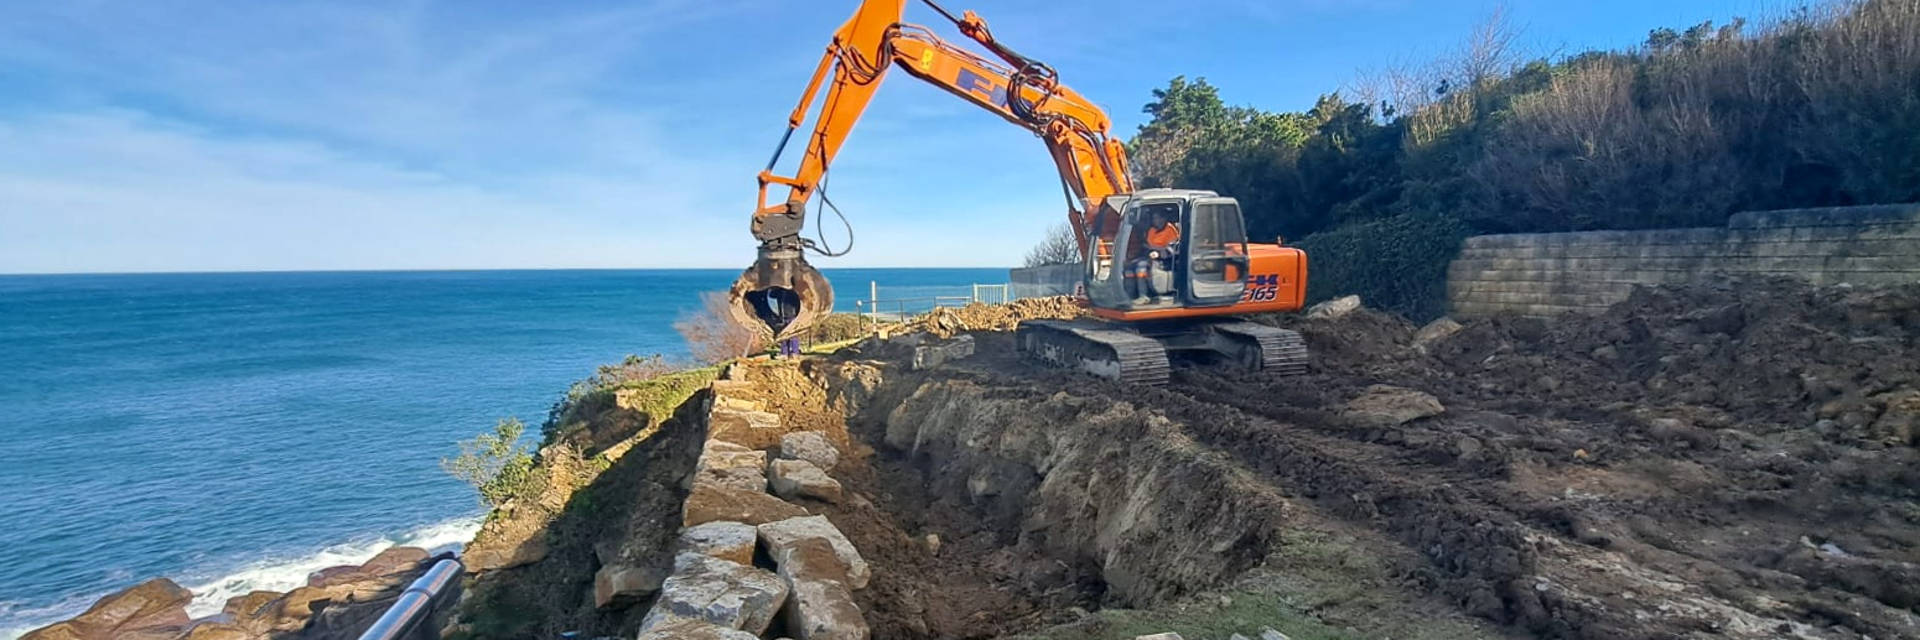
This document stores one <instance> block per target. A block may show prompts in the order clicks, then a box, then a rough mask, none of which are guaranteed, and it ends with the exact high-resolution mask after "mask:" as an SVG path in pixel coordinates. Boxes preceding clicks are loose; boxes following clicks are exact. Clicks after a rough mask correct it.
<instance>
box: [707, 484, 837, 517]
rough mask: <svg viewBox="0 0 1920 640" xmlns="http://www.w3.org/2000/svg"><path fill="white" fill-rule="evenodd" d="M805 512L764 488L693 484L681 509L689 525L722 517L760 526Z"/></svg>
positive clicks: (805, 512)
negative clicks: (770, 493) (754, 489)
mask: <svg viewBox="0 0 1920 640" xmlns="http://www.w3.org/2000/svg"><path fill="white" fill-rule="evenodd" d="M805 515H807V510H806V509H802V508H800V507H797V506H794V505H793V503H790V502H787V501H785V500H781V499H779V498H775V497H773V496H770V495H767V493H766V492H765V491H742V490H739V489H728V488H725V487H716V486H712V485H704V484H700V485H694V487H693V491H692V492H691V493H688V494H687V502H686V504H685V505H683V506H682V507H681V511H680V517H681V518H682V521H681V525H682V526H687V527H693V526H698V525H703V524H706V523H709V522H714V521H719V520H731V521H734V522H744V523H747V524H751V525H759V524H764V523H768V522H774V521H776V520H785V519H788V518H798V517H802V516H805Z"/></svg>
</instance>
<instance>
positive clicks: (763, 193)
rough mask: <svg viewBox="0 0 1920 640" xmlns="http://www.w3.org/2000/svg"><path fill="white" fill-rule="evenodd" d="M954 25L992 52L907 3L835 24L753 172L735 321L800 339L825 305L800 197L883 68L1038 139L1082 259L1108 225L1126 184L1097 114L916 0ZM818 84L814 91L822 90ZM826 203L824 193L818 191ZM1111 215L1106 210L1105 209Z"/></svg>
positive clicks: (975, 20)
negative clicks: (910, 16)
mask: <svg viewBox="0 0 1920 640" xmlns="http://www.w3.org/2000/svg"><path fill="white" fill-rule="evenodd" d="M923 1H924V2H926V4H927V5H928V6H930V7H933V9H934V10H935V11H938V12H939V13H940V14H941V15H942V16H943V17H945V18H946V19H948V20H949V21H951V22H953V23H954V24H955V25H956V26H957V27H958V28H959V30H960V32H961V33H962V34H965V35H966V36H967V37H968V38H971V39H972V40H974V41H975V42H977V43H979V44H980V45H981V46H983V47H985V48H986V49H987V50H988V51H990V52H992V53H993V55H994V56H995V58H998V59H997V60H995V59H989V58H987V57H984V56H980V55H976V54H974V53H972V52H969V51H967V50H965V49H962V48H960V47H958V46H955V45H953V44H951V43H949V42H946V41H944V40H942V39H940V38H939V37H938V36H936V35H934V34H933V32H932V31H931V30H929V29H927V28H925V27H921V26H918V25H912V24H907V23H905V22H902V17H903V15H904V12H905V9H906V3H907V0H865V2H863V3H862V4H861V6H860V8H859V10H857V11H855V12H854V14H853V17H852V18H850V19H848V20H847V22H846V24H844V25H842V26H841V27H840V29H839V30H838V31H836V32H834V36H833V40H832V41H831V42H830V43H829V44H828V45H827V50H826V53H825V54H824V55H823V56H821V59H820V64H819V66H818V67H817V68H816V69H815V70H814V73H813V77H812V79H811V80H809V81H808V82H807V88H806V90H805V91H804V92H803V93H802V94H801V96H800V103H799V104H798V105H797V106H795V107H794V109H793V113H792V115H791V116H789V117H788V119H787V130H786V133H785V134H784V135H782V136H781V139H780V144H779V146H778V147H776V148H775V149H774V153H773V158H772V159H770V160H768V161H767V167H766V169H764V170H762V171H761V172H760V174H759V176H758V178H759V184H760V195H759V202H758V206H757V207H756V208H755V209H754V212H753V221H752V225H751V229H752V232H753V237H754V239H755V240H758V241H759V242H760V248H759V256H758V258H757V259H756V260H755V261H754V264H753V266H751V267H748V268H747V270H746V272H745V273H743V274H741V276H740V279H739V280H738V281H736V282H735V283H734V286H733V289H732V291H730V298H731V301H732V303H733V305H732V308H733V313H734V316H735V319H736V321H738V322H740V323H741V324H742V325H744V326H748V327H755V328H760V327H765V328H766V329H767V332H768V333H769V334H771V335H772V336H773V337H774V338H776V339H784V338H787V337H790V336H796V335H799V334H800V333H801V332H803V331H805V330H806V329H807V328H808V327H810V326H811V325H812V324H813V323H814V322H815V321H816V320H818V319H819V318H820V317H823V316H824V315H826V314H828V313H831V312H832V310H833V288H832V286H831V284H829V283H828V282H827V280H826V278H825V277H824V276H822V275H820V273H819V271H818V270H816V269H814V268H813V267H812V266H811V265H809V264H807V261H806V251H808V250H810V249H814V248H815V247H813V244H812V243H811V242H809V241H807V240H806V239H804V238H802V237H801V235H800V233H801V230H802V229H803V228H804V227H805V222H806V212H807V206H808V203H809V202H811V201H812V200H813V198H814V196H815V192H816V191H819V190H820V185H821V181H822V180H823V179H825V177H826V175H827V171H828V169H829V168H830V167H831V165H832V163H833V159H834V157H835V155H836V154H838V153H839V151H840V147H841V145H843V144H844V143H845V142H846V139H847V135H848V134H849V133H851V132H852V130H853V126H854V124H855V123H856V122H857V121H858V120H859V118H860V115H861V114H862V113H864V112H865V111H866V108H867V105H868V104H869V103H871V102H872V100H873V94H874V92H875V91H877V90H878V89H879V88H880V83H881V82H882V81H883V80H884V79H885V78H886V75H887V71H888V70H889V68H891V67H895V66H898V67H900V69H901V70H902V71H905V72H906V73H907V74H908V75H911V76H913V77H915V78H919V79H921V80H925V81H927V82H928V83H931V84H933V85H934V86H937V87H940V88H941V89H943V90H945V91H947V92H948V93H951V94H953V95H955V96H959V97H960V98H963V99H965V100H967V101H968V102H971V103H973V104H974V105H977V106H979V107H981V108H983V109H986V110H987V111H989V112H992V113H993V114H995V115H998V116H1000V117H1001V118H1003V119H1005V120H1007V121H1008V122H1011V123H1013V124H1015V125H1018V126H1021V127H1024V128H1026V129H1028V130H1030V131H1032V132H1033V133H1034V134H1035V135H1036V136H1038V137H1039V138H1040V139H1041V140H1042V141H1043V142H1045V143H1046V146H1047V150H1048V152H1049V153H1050V154H1051V155H1052V157H1053V160H1054V165H1055V166H1056V167H1057V168H1058V169H1059V172H1060V180H1061V184H1062V187H1063V190H1064V191H1065V192H1066V194H1067V201H1068V209H1067V219H1068V221H1069V223H1070V224H1071V225H1072V227H1073V231H1074V237H1075V238H1076V239H1077V240H1078V241H1079V243H1080V251H1081V253H1082V255H1085V254H1086V253H1087V251H1088V250H1089V249H1090V247H1088V246H1087V242H1088V237H1089V232H1090V231H1091V230H1092V229H1093V228H1094V227H1096V226H1102V227H1111V226H1113V225H1115V224H1117V221H1114V220H1112V219H1111V218H1112V216H1107V219H1106V220H1105V221H1103V220H1102V215H1103V213H1102V212H1103V207H1104V206H1105V205H1106V202H1107V198H1108V197H1109V196H1113V195H1116V194H1124V193H1129V192H1132V191H1133V183H1132V180H1131V179H1130V178H1129V177H1128V171H1127V155H1126V148H1125V146H1124V145H1122V144H1121V143H1120V141H1119V140H1117V139H1115V138H1114V137H1113V136H1112V135H1111V128H1112V123H1111V121H1110V120H1109V119H1108V118H1107V114H1106V112H1105V111H1102V110H1101V109H1100V107H1098V106H1096V105H1094V104H1093V103H1092V102H1090V101H1088V100H1087V99H1086V98H1084V97H1082V96H1081V95H1080V94H1079V93H1078V92H1075V91H1074V90H1072V89H1070V88H1068V87H1066V86H1064V85H1061V84H1060V83H1059V80H1058V78H1057V77H1056V76H1055V74H1054V71H1053V69H1052V68H1051V67H1048V66H1047V65H1045V64H1042V63H1040V62H1037V61H1034V60H1033V59H1031V58H1028V57H1026V56H1023V55H1020V54H1019V53H1018V52H1016V51H1014V50H1013V49H1011V48H1009V47H1007V46H1005V45H1003V44H1001V43H1000V42H999V41H997V40H995V39H994V37H993V33H992V31H991V30H989V29H988V28H987V24H986V22H985V21H983V20H981V19H980V17H979V16H976V15H974V14H973V12H971V11H968V12H966V13H965V14H964V15H963V16H958V17H956V16H954V15H953V14H951V13H948V12H947V11H946V10H945V9H942V8H941V7H940V6H939V5H937V4H934V3H933V2H932V0H923ZM822 89H824V90H825V93H824V96H822V95H821V91H822ZM816 102H817V103H818V104H819V111H818V115H817V116H816V117H815V118H814V126H813V130H812V132H811V134H810V135H809V136H808V137H807V138H806V140H805V144H806V148H805V150H804V151H803V152H802V153H803V155H802V156H801V158H800V164H799V167H798V169H797V170H796V171H795V172H794V174H793V175H791V176H783V175H779V174H776V173H774V166H775V165H777V164H778V163H779V161H780V156H781V154H782V152H784V151H785V149H786V147H787V144H788V143H789V142H791V140H792V137H793V133H794V132H795V131H796V130H798V129H799V128H800V125H801V124H802V123H804V122H805V120H806V116H807V114H808V113H809V112H811V111H813V109H814V107H815V104H816ZM781 186H784V187H786V199H785V200H784V201H781V202H775V203H772V204H769V203H768V202H767V200H768V194H769V191H770V190H776V191H777V188H778V187H781ZM822 199H823V200H824V197H823V198H822ZM1105 210H1106V211H1109V212H1110V209H1105Z"/></svg>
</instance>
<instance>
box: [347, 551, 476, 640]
mask: <svg viewBox="0 0 1920 640" xmlns="http://www.w3.org/2000/svg"><path fill="white" fill-rule="evenodd" d="M465 571H466V567H464V566H462V565H461V564H460V561H459V560H457V559H454V558H450V557H449V558H443V559H441V560H440V561H439V562H435V563H433V568H430V569H427V572H426V573H423V574H421V575H420V577H419V578H415V579H414V581H413V584H410V585H407V590H406V591H402V592H400V597H399V598H396V599H394V601H393V606H390V607H387V612H386V613H383V614H380V619H379V620H375V621H373V626H371V627H367V630H366V632H365V633H361V634H360V640H438V639H439V637H440V625H439V624H435V623H434V622H435V619H436V618H439V617H440V615H439V614H441V613H443V612H445V611H446V609H447V605H450V604H452V603H453V602H455V601H458V600H459V599H460V575H461V573H463V572H465Z"/></svg>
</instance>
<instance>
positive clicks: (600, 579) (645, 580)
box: [593, 564, 666, 609]
mask: <svg viewBox="0 0 1920 640" xmlns="http://www.w3.org/2000/svg"><path fill="white" fill-rule="evenodd" d="M664 574H665V571H662V570H661V569H658V568H654V567H635V566H630V565H625V564H610V565H607V566H604V567H600V570H599V571H597V572H594V574H593V606H595V607H598V608H601V609H606V608H608V607H616V606H626V605H629V604H632V603H634V602H635V601H638V600H642V599H645V598H646V597H647V596H650V595H653V594H654V592H656V591H659V590H660V583H661V582H662V581H664V580H666V576H665V575H664Z"/></svg>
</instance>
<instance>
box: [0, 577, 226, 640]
mask: <svg viewBox="0 0 1920 640" xmlns="http://www.w3.org/2000/svg"><path fill="white" fill-rule="evenodd" d="M192 601H193V592H191V591H188V590H186V589H185V588H183V587H181V586H180V585H178V584H174V582H173V581H172V580H168V579H166V578H155V579H153V580H148V581H146V582H142V583H140V584H137V585H134V586H132V587H129V588H128V589H127V590H125V591H121V592H118V593H114V594H111V595H108V596H106V597H104V598H101V599H99V600H98V601H95V602H94V603H93V606H92V607H89V608H87V611H86V613H82V614H80V615H78V616H75V617H74V618H73V619H71V620H67V621H65V622H56V623H54V624H51V625H48V626H45V627H41V628H39V629H35V630H33V631H29V632H27V634H26V635H24V636H21V637H20V638H21V640H94V639H100V640H106V639H108V638H141V639H144V638H167V639H171V638H175V637H178V636H179V635H180V634H181V632H182V631H184V630H185V629H186V627H187V625H188V624H189V623H190V619H189V618H188V617H187V603H189V602H192Z"/></svg>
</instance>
